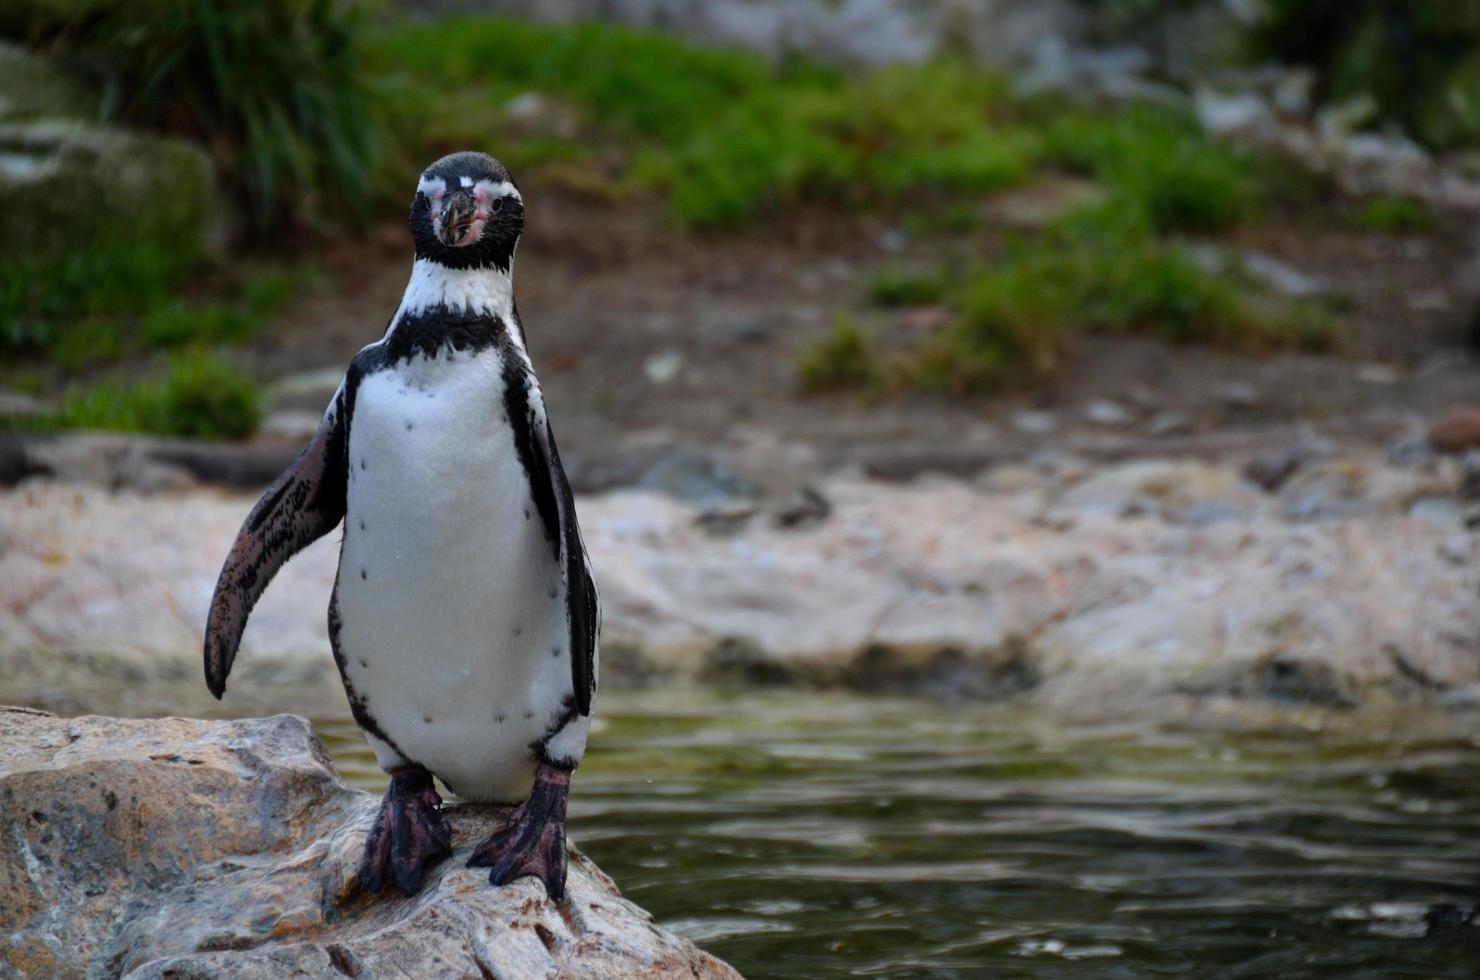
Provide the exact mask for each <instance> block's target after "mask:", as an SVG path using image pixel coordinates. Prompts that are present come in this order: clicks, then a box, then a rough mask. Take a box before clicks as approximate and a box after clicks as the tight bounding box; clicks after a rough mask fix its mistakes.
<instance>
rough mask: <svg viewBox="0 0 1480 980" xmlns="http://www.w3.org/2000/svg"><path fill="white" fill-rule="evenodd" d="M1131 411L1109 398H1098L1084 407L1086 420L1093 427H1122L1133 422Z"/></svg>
mask: <svg viewBox="0 0 1480 980" xmlns="http://www.w3.org/2000/svg"><path fill="white" fill-rule="evenodd" d="M1132 418H1134V416H1132V415H1131V413H1130V410H1129V409H1127V408H1126V407H1125V406H1124V405H1121V404H1119V403H1118V402H1112V401H1110V400H1109V399H1108V398H1096V399H1095V400H1093V401H1091V402H1089V403H1088V404H1086V405H1085V406H1084V420H1085V421H1086V422H1089V423H1090V424H1092V425H1104V426H1111V427H1114V426H1122V425H1127V424H1129V423H1130V422H1131V420H1132Z"/></svg>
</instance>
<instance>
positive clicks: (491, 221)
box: [411, 152, 524, 272]
mask: <svg viewBox="0 0 1480 980" xmlns="http://www.w3.org/2000/svg"><path fill="white" fill-rule="evenodd" d="M523 230H524V199H523V198H522V197H520V195H519V188H517V187H515V186H514V181H513V180H512V179H511V178H510V177H509V171H508V170H507V169H505V168H504V165H503V164H501V163H499V162H498V161H497V160H495V159H494V158H493V157H491V156H489V155H488V154H486V153H471V152H465V153H453V154H451V155H450V156H445V157H443V158H442V159H440V160H438V161H437V162H436V163H434V164H432V165H431V166H430V167H428V168H426V170H424V171H422V174H421V179H420V180H418V181H417V184H416V199H415V200H414V201H412V202H411V237H412V239H413V240H414V241H415V243H416V257H417V258H421V259H430V260H431V261H433V262H436V263H438V264H440V265H444V266H446V267H448V268H449V269H479V268H496V269H499V270H501V271H503V272H508V271H509V268H510V265H511V264H512V262H513V259H514V247H515V246H516V245H518V244H519V234H520V232H522V231H523Z"/></svg>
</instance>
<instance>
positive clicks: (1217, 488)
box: [0, 445, 1480, 724]
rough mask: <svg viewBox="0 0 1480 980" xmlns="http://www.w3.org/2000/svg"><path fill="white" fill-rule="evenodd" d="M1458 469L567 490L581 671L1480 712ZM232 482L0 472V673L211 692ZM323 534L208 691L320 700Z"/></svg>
mask: <svg viewBox="0 0 1480 980" xmlns="http://www.w3.org/2000/svg"><path fill="white" fill-rule="evenodd" d="M1472 468H1473V467H1467V464H1466V463H1465V461H1464V457H1461V456H1457V455H1447V456H1446V455H1440V454H1437V453H1435V452H1433V451H1432V450H1429V449H1427V448H1426V447H1424V446H1421V445H1420V446H1415V447H1411V449H1410V450H1401V451H1399V450H1394V451H1389V452H1385V453H1380V452H1370V453H1366V454H1361V453H1339V454H1338V453H1325V454H1323V453H1322V452H1321V451H1320V450H1319V449H1318V448H1307V449H1298V448H1297V449H1291V450H1288V451H1282V452H1280V453H1275V454H1269V455H1264V456H1258V457H1254V458H1250V459H1245V460H1230V461H1226V462H1191V461H1174V460H1165V459H1143V460H1137V461H1130V462H1124V463H1119V464H1096V463H1090V462H1087V461H1085V460H1082V459H1076V458H1071V457H1065V456H1047V455H1045V456H1042V457H1038V458H1036V459H1033V460H1030V461H1028V462H1025V463H1021V464H1007V465H1000V466H996V467H992V468H989V469H987V470H985V471H984V472H982V473H981V474H980V475H978V476H977V477H976V478H974V479H954V478H952V479H946V478H943V477H920V478H917V479H915V480H914V481H912V482H909V483H902V484H890V483H882V482H877V481H872V480H867V479H863V478H848V477H844V476H838V477H834V478H832V479H830V480H826V481H823V482H820V483H818V484H817V485H816V486H815V487H814V488H812V489H811V490H809V491H807V492H806V493H801V494H794V495H792V496H790V497H784V498H771V499H768V500H751V499H743V498H737V499H734V500H731V501H729V502H722V503H712V504H709V505H706V506H699V505H692V504H686V503H683V502H680V501H678V500H676V499H674V498H673V497H670V496H663V495H659V494H655V493H651V492H645V491H640V490H621V491H616V492H610V493H605V494H600V495H595V496H590V497H587V498H585V499H583V500H582V502H581V515H582V524H583V528H584V531H585V538H586V542H587V545H588V547H589V549H590V551H591V554H592V558H593V561H594V563H595V565H596V568H597V571H598V574H599V576H600V582H601V586H602V595H603V600H604V604H605V608H606V617H605V632H604V641H603V642H604V646H603V671H602V673H603V682H604V684H606V685H608V686H611V685H616V684H640V683H645V682H650V681H653V680H655V679H660V678H665V677H668V678H700V679H705V680H711V681H719V682H744V683H795V684H805V685H818V686H841V687H848V688H853V689H859V690H880V691H890V692H917V693H923V694H927V695H933V696H942V697H948V698H975V699H989V698H1007V697H1011V698H1018V699H1026V700H1032V701H1035V702H1038V703H1043V704H1048V705H1056V706H1061V707H1066V708H1074V709H1081V710H1085V711H1090V712H1115V711H1139V710H1142V709H1143V708H1144V707H1145V706H1147V705H1151V704H1157V703H1167V704H1170V703H1186V702H1187V701H1188V699H1193V700H1197V699H1209V698H1218V699H1232V700H1235V701H1241V700H1261V701H1273V702H1276V703H1298V704H1318V705H1325V706H1330V707H1336V708H1344V707H1351V706H1355V705H1359V704H1364V703H1372V702H1379V703H1388V702H1414V701H1423V702H1426V703H1428V702H1432V703H1434V704H1437V705H1440V706H1442V707H1443V708H1444V709H1446V710H1447V711H1449V712H1450V713H1451V714H1453V715H1454V716H1455V717H1456V718H1459V719H1462V720H1464V722H1465V723H1466V724H1468V723H1469V722H1470V721H1473V720H1476V719H1480V711H1477V710H1476V709H1477V708H1480V621H1477V619H1476V613H1475V596H1476V594H1477V591H1480V535H1477V534H1476V527H1477V526H1480V511H1477V508H1476V505H1475V504H1474V503H1472V502H1471V498H1472V497H1473V495H1474V494H1475V493H1476V487H1475V481H1476V477H1475V475H1474V474H1473V473H1470V472H1469V470H1470V469H1472ZM250 504H251V499H250V498H249V497H247V496H241V495H236V494H227V493H221V492H217V491H208V490H196V491H191V492H172V493H161V494H153V495H142V494H136V493H133V492H128V491H120V492H109V491H106V490H102V489H98V488H96V487H93V486H86V485H68V484H63V483H58V482H55V481H47V480H31V481H28V482H25V483H23V484H21V485H20V486H19V487H16V488H13V489H10V490H6V491H4V492H3V494H0V578H3V581H4V583H5V602H4V604H3V606H0V700H6V701H10V702H13V703H26V704H33V705H38V706H41V707H47V708H51V709H54V710H58V711H62V712H75V711H79V710H109V711H118V712H121V713H128V714H145V713H174V712H179V713H193V712H204V711H207V710H210V709H211V708H213V707H215V705H214V702H211V701H210V700H209V698H208V695H207V694H206V692H205V689H204V687H203V685H202V684H201V682H200V678H199V672H200V666H199V652H198V651H199V638H200V635H201V629H202V624H203V622H204V617H205V613H206V604H207V601H208V599H209V596H210V592H211V588H212V585H213V583H214V579H215V575H216V572H217V570H218V566H219V562H220V560H221V556H222V555H223V554H225V551H226V549H227V547H228V544H229V542H230V540H231V538H232V536H233V534H234V533H235V530H236V527H237V525H238V523H239V522H240V520H241V518H242V516H243V515H244V514H245V513H246V511H247V509H248V508H249V506H250ZM336 554H337V535H331V536H330V538H329V539H326V540H324V541H321V542H319V543H318V544H317V545H316V546H314V547H313V548H311V549H310V550H308V551H307V552H305V553H304V554H303V555H301V556H299V557H298V558H297V559H295V560H294V561H293V562H291V563H290V564H289V565H288V566H287V568H286V569H285V570H284V571H283V573H282V574H281V576H280V577H279V579H278V581H277V582H276V583H275V584H274V585H273V587H272V588H271V589H270V590H269V591H268V593H267V597H266V599H265V600H264V601H263V603H262V604H261V606H260V607H259V609H258V611H257V613H256V614H255V615H254V618H253V619H252V624H251V626H250V627H249V629H248V630H247V634H246V637H245V641H244V644H243V653H242V656H241V658H240V659H239V660H238V665H237V673H236V675H235V676H234V677H233V683H232V689H231V692H230V693H229V694H228V696H227V701H226V704H225V708H226V710H228V711H232V712H234V713H241V712H243V711H245V710H260V709H261V708H262V707H267V706H271V708H273V709H279V710H281V709H291V710H297V711H303V712H307V713H312V712H315V711H319V710H321V709H320V708H319V705H320V704H326V705H335V706H337V705H338V704H339V702H340V701H341V700H342V695H340V693H339V692H338V690H337V681H336V678H335V677H334V673H333V667H332V664H331V662H330V659H329V656H328V653H327V649H328V644H327V639H326V631H325V614H324V610H325V607H326V603H327V596H328V594H329V590H330V588H331V587H332V584H333V579H334V574H335V563H336ZM249 706H250V708H249ZM216 710H217V711H219V710H220V709H219V708H216ZM336 713H337V712H336Z"/></svg>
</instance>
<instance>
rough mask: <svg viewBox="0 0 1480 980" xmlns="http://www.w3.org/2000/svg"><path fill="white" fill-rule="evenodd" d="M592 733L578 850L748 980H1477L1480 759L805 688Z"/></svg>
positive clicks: (671, 709)
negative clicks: (1022, 979)
mask: <svg viewBox="0 0 1480 980" xmlns="http://www.w3.org/2000/svg"><path fill="white" fill-rule="evenodd" d="M598 717H599V725H598V728H597V730H596V731H595V732H594V734H593V737H592V743H591V750H590V753H589V755H588V756H587V759H586V763H585V764H584V765H583V766H582V767H581V769H580V771H579V772H578V773H577V777H576V783H575V791H574V795H573V797H572V803H571V819H570V833H571V836H572V838H573V839H574V840H576V841H577V842H578V843H579V844H580V845H581V847H582V848H584V849H585V850H586V852H587V853H589V854H590V855H591V856H592V857H593V858H594V859H595V860H596V861H597V862H598V863H599V864H600V865H601V866H602V867H603V868H604V869H605V870H606V871H607V872H608V873H610V874H611V875H612V876H613V877H614V878H615V879H616V881H617V883H618V884H619V885H620V886H621V887H622V890H623V893H624V894H626V895H627V896H628V897H629V898H631V899H633V900H634V901H636V902H637V903H639V904H640V905H642V906H644V907H646V908H647V909H649V910H650V911H652V912H653V913H654V915H656V916H657V918H658V920H659V921H660V922H661V923H662V924H664V925H666V926H668V927H669V928H671V929H674V930H676V931H678V932H681V933H683V934H685V935H687V936H689V937H691V938H692V939H694V940H695V941H697V942H698V943H700V944H701V945H702V946H704V947H705V948H706V949H708V950H710V951H712V952H714V953H716V954H717V955H719V956H722V957H724V958H725V959H726V960H728V961H729V962H731V963H732V964H734V965H735V966H736V967H737V968H738V969H740V970H741V971H742V972H743V973H745V974H746V975H747V976H750V977H841V976H887V977H916V976H918V977H927V976H928V977H982V976H994V977H995V976H1002V977H1011V976H1032V977H1145V976H1163V975H1178V976H1189V977H1206V976H1218V977H1274V976H1278V977H1298V976H1345V977H1474V976H1480V926H1473V925H1467V924H1465V919H1466V918H1467V916H1468V914H1469V913H1470V912H1471V911H1472V910H1473V908H1474V906H1475V904H1476V902H1477V901H1480V898H1477V892H1476V884H1477V881H1480V748H1477V746H1476V745H1475V744H1474V743H1473V742H1470V741H1429V742H1420V741H1398V740H1395V739H1394V738H1392V737H1382V738H1380V739H1376V740H1374V739H1373V738H1372V737H1371V736H1369V735H1365V734H1363V733H1362V732H1361V731H1360V726H1355V725H1347V726H1337V727H1335V728H1325V729H1321V730H1316V731H1308V730H1303V729H1300V728H1298V727H1295V726H1289V730H1288V731H1285V732H1281V733H1274V734H1271V733H1261V734H1248V733H1244V734H1239V735H1230V734H1225V733H1209V732H1205V731H1185V730H1184V731H1168V730H1167V729H1166V728H1165V727H1158V726H1151V725H1119V726H1104V725H1101V726H1095V727H1077V728H1067V729H1066V728H1065V727H1064V726H1063V725H1062V724H1061V723H1058V722H1056V721H1055V720H1053V719H1051V718H1048V717H1045V716H1043V715H1041V714H1037V713H1034V712H1031V711H1026V710H1024V709H1011V708H984V707H961V708H950V707H942V706H939V705H935V704H930V703H925V702H919V701H907V700H870V699H863V698H856V697H850V696H845V695H821V694H815V693H798V692H788V693H777V694H767V693H748V694H736V695H733V696H726V695H723V694H716V693H712V692H710V693H703V692H694V691H665V692H658V693H653V692H643V693H621V694H617V695H613V696H604V697H603V699H602V702H601V704H600V706H599V713H598ZM320 728H321V730H322V731H323V732H324V734H325V735H326V737H327V740H328V742H329V743H330V746H331V749H332V751H333V752H334V754H335V756H336V759H337V760H338V762H339V764H340V766H341V768H342V770H343V771H344V772H345V774H346V775H347V776H348V777H350V778H351V779H352V780H354V781H355V782H357V783H359V784H360V785H363V786H365V787H367V788H372V789H377V790H378V789H379V788H380V787H381V786H382V785H383V783H382V780H381V778H380V775H379V773H378V771H377V770H375V768H374V764H373V760H372V758H371V756H370V754H369V752H368V750H366V749H365V747H364V743H363V742H362V741H361V740H360V738H359V735H358V732H357V731H356V730H355V729H354V727H353V726H352V725H350V724H348V723H346V722H344V721H340V720H332V721H325V722H321V723H320ZM1352 729H1357V730H1356V731H1353V730H1352Z"/></svg>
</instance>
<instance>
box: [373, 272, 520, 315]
mask: <svg viewBox="0 0 1480 980" xmlns="http://www.w3.org/2000/svg"><path fill="white" fill-rule="evenodd" d="M434 309H444V310H451V311H456V312H460V313H464V314H469V315H475V316H489V317H498V318H500V319H502V320H504V321H505V322H508V321H510V320H512V318H513V310H514V268H513V263H512V262H511V263H510V266H509V269H508V271H507V272H506V271H504V270H502V269H497V268H484V269H449V268H448V267H447V266H445V265H441V264H439V263H437V262H434V261H433V260H431V259H422V258H419V259H417V260H416V261H415V262H413V263H412V265H411V280H410V281H409V282H408V283H407V284H406V292H405V294H404V295H403V296H402V297H401V306H400V309H398V310H397V311H396V315H395V317H393V318H392V319H391V328H392V329H394V328H395V325H396V323H397V322H398V321H399V320H400V319H401V318H402V317H407V316H420V315H422V314H425V313H427V312H428V311H430V310H434Z"/></svg>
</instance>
